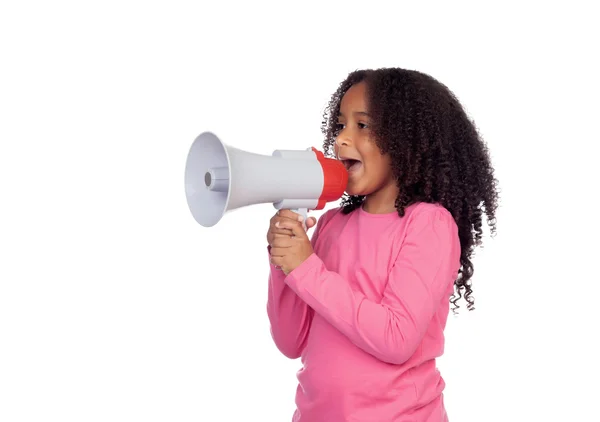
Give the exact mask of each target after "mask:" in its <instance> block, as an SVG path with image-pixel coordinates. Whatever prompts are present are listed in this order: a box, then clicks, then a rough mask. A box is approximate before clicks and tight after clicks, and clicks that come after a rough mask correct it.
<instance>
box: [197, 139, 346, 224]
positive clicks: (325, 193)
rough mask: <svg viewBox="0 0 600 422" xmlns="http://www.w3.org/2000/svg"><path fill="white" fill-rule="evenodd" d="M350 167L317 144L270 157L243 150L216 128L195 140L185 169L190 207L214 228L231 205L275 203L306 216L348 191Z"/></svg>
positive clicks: (281, 207)
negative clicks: (223, 138)
mask: <svg viewBox="0 0 600 422" xmlns="http://www.w3.org/2000/svg"><path fill="white" fill-rule="evenodd" d="M347 184H348V171H347V170H346V168H345V166H344V165H343V164H342V163H341V162H340V161H338V160H335V159H331V158H325V156H324V155H323V153H322V152H320V151H318V150H316V149H315V148H308V149H306V150H276V151H274V152H273V154H272V155H271V156H268V155H261V154H255V153H251V152H247V151H243V150H240V149H237V148H234V147H231V146H228V145H226V144H224V143H223V142H221V140H220V139H219V138H218V137H217V136H216V135H215V134H214V133H212V132H204V133H202V134H200V135H199V136H198V137H197V138H196V139H195V140H194V142H193V144H192V146H191V148H190V150H189V153H188V156H187V161H186V167H185V192H186V198H187V204H188V207H189V209H190V211H191V213H192V215H193V217H194V219H195V220H196V222H198V223H199V224H200V225H202V226H204V227H212V226H214V225H215V224H217V223H218V222H219V221H220V220H221V218H222V217H223V215H225V214H226V213H227V212H228V211H231V210H233V209H237V208H241V207H245V206H248V205H255V204H261V203H273V206H274V207H275V209H291V210H294V211H296V212H298V213H299V214H301V215H303V216H304V217H305V221H306V213H307V211H308V210H320V209H323V208H324V207H325V204H327V203H328V202H331V201H335V200H337V199H339V198H341V196H342V195H343V194H344V192H345V190H346V186H347Z"/></svg>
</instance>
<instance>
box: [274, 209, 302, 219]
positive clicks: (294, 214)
mask: <svg viewBox="0 0 600 422" xmlns="http://www.w3.org/2000/svg"><path fill="white" fill-rule="evenodd" d="M279 216H280V217H284V218H289V219H290V220H298V219H299V218H300V217H301V215H300V214H298V213H297V212H294V211H292V210H279Z"/></svg>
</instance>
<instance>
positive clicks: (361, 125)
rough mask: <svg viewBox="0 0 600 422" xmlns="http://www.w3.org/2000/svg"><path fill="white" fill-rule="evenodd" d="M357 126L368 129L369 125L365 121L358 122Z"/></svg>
mask: <svg viewBox="0 0 600 422" xmlns="http://www.w3.org/2000/svg"><path fill="white" fill-rule="evenodd" d="M358 127H359V128H361V129H368V128H369V125H368V124H366V123H358Z"/></svg>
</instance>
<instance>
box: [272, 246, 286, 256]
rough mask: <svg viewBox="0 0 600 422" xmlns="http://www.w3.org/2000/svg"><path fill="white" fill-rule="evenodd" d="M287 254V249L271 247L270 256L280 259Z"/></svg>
mask: <svg viewBox="0 0 600 422" xmlns="http://www.w3.org/2000/svg"><path fill="white" fill-rule="evenodd" d="M289 253H290V252H289V248H282V247H276V246H271V256H276V257H279V258H282V257H284V256H285V255H286V254H289Z"/></svg>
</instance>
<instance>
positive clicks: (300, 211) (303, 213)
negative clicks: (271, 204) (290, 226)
mask: <svg viewBox="0 0 600 422" xmlns="http://www.w3.org/2000/svg"><path fill="white" fill-rule="evenodd" d="M292 211H294V212H295V213H297V214H300V215H301V216H302V218H304V220H302V227H304V230H305V231H306V230H307V229H306V219H307V218H308V208H297V209H294V210H292Z"/></svg>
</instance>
